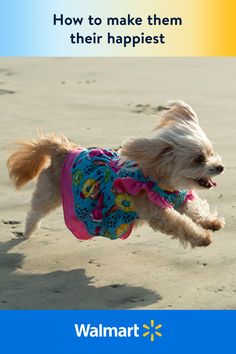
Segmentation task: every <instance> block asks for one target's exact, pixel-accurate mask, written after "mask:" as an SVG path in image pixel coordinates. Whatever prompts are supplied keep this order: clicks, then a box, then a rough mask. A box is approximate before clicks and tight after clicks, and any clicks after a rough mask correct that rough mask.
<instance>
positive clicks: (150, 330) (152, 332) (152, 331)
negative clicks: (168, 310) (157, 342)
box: [143, 320, 162, 342]
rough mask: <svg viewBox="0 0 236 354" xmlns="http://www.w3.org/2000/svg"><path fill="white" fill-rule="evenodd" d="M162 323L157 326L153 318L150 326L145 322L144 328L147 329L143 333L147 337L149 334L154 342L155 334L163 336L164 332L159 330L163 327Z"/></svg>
mask: <svg viewBox="0 0 236 354" xmlns="http://www.w3.org/2000/svg"><path fill="white" fill-rule="evenodd" d="M161 327H162V325H161V324H158V325H157V326H155V324H154V320H151V321H150V326H148V325H146V324H143V328H145V329H146V330H147V331H145V332H144V333H143V337H147V336H149V337H150V340H151V341H152V342H154V338H155V336H158V337H161V336H162V334H161V333H160V332H159V331H158V329H159V328H161Z"/></svg>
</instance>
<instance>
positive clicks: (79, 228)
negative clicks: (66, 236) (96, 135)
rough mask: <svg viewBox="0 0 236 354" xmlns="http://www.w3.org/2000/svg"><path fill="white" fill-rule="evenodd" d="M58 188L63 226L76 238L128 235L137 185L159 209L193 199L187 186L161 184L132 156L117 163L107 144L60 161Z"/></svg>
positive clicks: (118, 157) (71, 154)
mask: <svg viewBox="0 0 236 354" xmlns="http://www.w3.org/2000/svg"><path fill="white" fill-rule="evenodd" d="M61 189H62V201H63V209H64V217H65V222H66V225H67V227H68V228H69V230H70V231H71V232H72V233H73V234H74V235H75V236H76V237H77V238H79V239H89V238H91V237H93V236H104V237H107V238H109V239H112V240H114V239H117V238H121V239H125V238H127V237H128V236H129V235H130V233H131V231H132V227H133V224H134V221H135V219H137V218H138V214H137V212H136V210H135V207H134V204H133V198H132V196H133V195H136V194H138V193H139V192H140V191H141V190H144V191H145V192H146V193H147V195H148V197H149V199H150V201H151V202H152V203H153V204H155V205H158V206H159V207H162V208H178V207H179V206H181V205H182V204H183V203H185V202H186V201H187V200H192V199H194V194H193V193H192V192H191V191H187V190H180V191H174V192H167V191H165V190H163V189H161V188H160V187H159V186H158V184H157V182H155V181H154V180H152V179H151V178H150V177H145V176H144V175H143V173H142V171H141V170H140V169H138V167H137V165H136V163H135V162H134V161H127V162H123V163H121V160H120V156H119V154H118V153H117V152H116V151H114V150H111V149H97V148H89V149H77V150H74V151H72V152H71V153H70V154H69V155H68V157H67V159H66V161H65V163H64V166H63V170H62V179H61Z"/></svg>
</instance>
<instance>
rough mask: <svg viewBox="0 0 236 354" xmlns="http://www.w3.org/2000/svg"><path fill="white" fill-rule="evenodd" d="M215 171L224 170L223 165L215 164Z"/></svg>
mask: <svg viewBox="0 0 236 354" xmlns="http://www.w3.org/2000/svg"><path fill="white" fill-rule="evenodd" d="M216 171H217V172H219V173H221V172H223V171H224V166H222V165H219V166H216Z"/></svg>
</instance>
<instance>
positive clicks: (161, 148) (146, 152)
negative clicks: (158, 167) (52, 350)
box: [121, 138, 173, 169]
mask: <svg viewBox="0 0 236 354" xmlns="http://www.w3.org/2000/svg"><path fill="white" fill-rule="evenodd" d="M172 149H173V147H172V146H170V145H168V144H167V143H165V142H162V141H157V140H156V139H147V138H131V139H129V140H127V141H125V142H124V144H123V145H122V148H121V156H123V157H124V158H126V159H129V160H133V161H136V162H137V163H138V165H139V166H140V167H141V168H148V169H149V168H150V167H151V166H153V165H154V164H158V161H159V160H160V158H161V157H162V156H163V155H164V154H166V153H168V152H170V151H171V150H172Z"/></svg>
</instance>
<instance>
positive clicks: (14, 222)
mask: <svg viewBox="0 0 236 354" xmlns="http://www.w3.org/2000/svg"><path fill="white" fill-rule="evenodd" d="M2 223H3V224H5V225H19V224H21V221H16V220H2Z"/></svg>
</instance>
